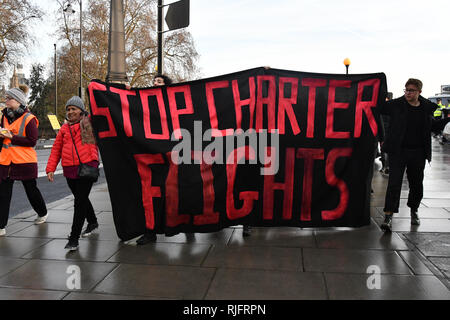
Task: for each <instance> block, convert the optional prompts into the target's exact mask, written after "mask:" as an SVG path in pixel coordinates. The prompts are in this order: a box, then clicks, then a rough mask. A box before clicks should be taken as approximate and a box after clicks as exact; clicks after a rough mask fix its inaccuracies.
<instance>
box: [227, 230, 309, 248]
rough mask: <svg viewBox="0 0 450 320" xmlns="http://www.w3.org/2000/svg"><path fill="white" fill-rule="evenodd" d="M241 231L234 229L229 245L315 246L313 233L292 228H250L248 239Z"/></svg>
mask: <svg viewBox="0 0 450 320" xmlns="http://www.w3.org/2000/svg"><path fill="white" fill-rule="evenodd" d="M242 230H243V229H235V232H234V233H233V235H232V237H231V240H230V243H229V245H240V246H274V247H297V248H303V247H310V248H311V247H312V248H314V247H315V246H316V243H315V240H314V232H313V231H306V230H301V229H300V228H293V227H276V228H275V227H272V228H256V227H254V228H252V229H251V236H250V237H243V236H242Z"/></svg>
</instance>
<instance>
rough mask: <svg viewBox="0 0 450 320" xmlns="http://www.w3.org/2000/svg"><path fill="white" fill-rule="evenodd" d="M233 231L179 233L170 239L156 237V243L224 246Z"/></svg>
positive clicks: (161, 236)
mask: <svg viewBox="0 0 450 320" xmlns="http://www.w3.org/2000/svg"><path fill="white" fill-rule="evenodd" d="M234 230H235V229H234V228H225V229H222V230H220V231H218V232H211V233H180V234H177V235H175V236H172V237H167V236H165V235H158V242H168V243H192V244H217V245H226V244H227V243H228V242H229V241H230V238H231V235H232V234H233V232H234Z"/></svg>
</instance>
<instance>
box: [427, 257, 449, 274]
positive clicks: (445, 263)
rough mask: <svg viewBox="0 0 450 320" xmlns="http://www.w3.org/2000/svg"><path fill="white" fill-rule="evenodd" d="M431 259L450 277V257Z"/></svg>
mask: <svg viewBox="0 0 450 320" xmlns="http://www.w3.org/2000/svg"><path fill="white" fill-rule="evenodd" d="M430 261H431V262H432V263H433V264H434V265H435V266H436V267H437V268H438V269H439V270H441V271H442V272H443V273H444V274H445V276H446V277H447V278H448V279H450V257H448V258H430Z"/></svg>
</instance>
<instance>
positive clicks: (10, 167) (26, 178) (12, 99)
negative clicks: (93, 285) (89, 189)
mask: <svg viewBox="0 0 450 320" xmlns="http://www.w3.org/2000/svg"><path fill="white" fill-rule="evenodd" d="M27 89H28V87H26V86H22V87H21V88H12V89H10V90H8V91H6V93H5V99H6V108H5V109H3V111H2V116H1V123H0V125H1V128H0V146H1V151H0V236H4V235H5V234H6V230H5V228H6V225H7V224H8V217H9V208H10V204H11V196H12V189H13V184H14V181H15V180H20V181H22V184H23V186H24V188H25V192H26V194H27V197H28V200H29V201H30V204H31V206H32V207H33V209H34V210H35V211H36V212H37V214H38V217H37V218H36V219H35V220H34V223H35V224H42V223H44V222H45V221H46V219H47V207H46V205H45V202H44V199H43V198H42V194H41V192H40V191H39V189H38V187H37V184H36V178H37V172H38V170H37V155H36V151H35V150H34V146H35V145H36V142H37V138H38V125H39V121H38V120H37V118H36V117H35V116H34V115H33V114H31V113H30V111H29V110H28V108H27V107H26V103H27V100H26V96H25V92H24V90H26V91H27Z"/></svg>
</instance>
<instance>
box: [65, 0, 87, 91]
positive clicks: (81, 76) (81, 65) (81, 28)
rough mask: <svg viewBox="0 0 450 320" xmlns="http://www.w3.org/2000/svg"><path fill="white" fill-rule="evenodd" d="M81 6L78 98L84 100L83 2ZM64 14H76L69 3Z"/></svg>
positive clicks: (80, 2)
mask: <svg viewBox="0 0 450 320" xmlns="http://www.w3.org/2000/svg"><path fill="white" fill-rule="evenodd" d="M78 2H79V4H80V87H79V88H78V96H79V97H80V98H81V99H83V55H82V45H81V43H82V41H83V22H82V18H83V1H82V0H78ZM63 11H64V12H70V13H75V10H73V9H72V5H71V4H70V3H69V4H68V5H67V7H66V8H65V9H64V10H63Z"/></svg>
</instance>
